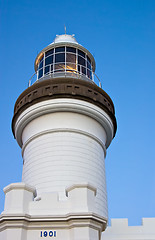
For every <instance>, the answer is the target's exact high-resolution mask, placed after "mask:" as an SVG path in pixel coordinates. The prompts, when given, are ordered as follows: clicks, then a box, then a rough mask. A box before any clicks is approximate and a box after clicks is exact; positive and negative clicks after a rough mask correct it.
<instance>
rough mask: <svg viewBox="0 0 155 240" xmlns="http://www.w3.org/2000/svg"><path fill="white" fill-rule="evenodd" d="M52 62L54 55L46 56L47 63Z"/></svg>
mask: <svg viewBox="0 0 155 240" xmlns="http://www.w3.org/2000/svg"><path fill="white" fill-rule="evenodd" d="M51 63H53V55H51V56H49V57H47V58H45V65H49V64H51Z"/></svg>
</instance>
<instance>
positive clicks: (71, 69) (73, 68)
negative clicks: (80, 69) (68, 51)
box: [66, 63, 77, 73]
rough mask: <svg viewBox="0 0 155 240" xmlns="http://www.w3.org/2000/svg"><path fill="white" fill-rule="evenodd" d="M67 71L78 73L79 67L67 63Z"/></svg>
mask: <svg viewBox="0 0 155 240" xmlns="http://www.w3.org/2000/svg"><path fill="white" fill-rule="evenodd" d="M66 71H67V72H74V73H76V72H77V65H76V64H73V63H66Z"/></svg>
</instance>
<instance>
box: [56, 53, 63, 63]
mask: <svg viewBox="0 0 155 240" xmlns="http://www.w3.org/2000/svg"><path fill="white" fill-rule="evenodd" d="M55 62H56V63H57V62H65V53H57V54H55Z"/></svg>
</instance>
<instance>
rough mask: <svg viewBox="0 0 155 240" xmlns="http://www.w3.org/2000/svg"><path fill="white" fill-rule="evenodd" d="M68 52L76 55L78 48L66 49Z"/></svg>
mask: <svg viewBox="0 0 155 240" xmlns="http://www.w3.org/2000/svg"><path fill="white" fill-rule="evenodd" d="M66 52H72V53H76V48H73V47H66Z"/></svg>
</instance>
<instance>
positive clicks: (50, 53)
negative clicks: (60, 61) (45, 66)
mask: <svg viewBox="0 0 155 240" xmlns="http://www.w3.org/2000/svg"><path fill="white" fill-rule="evenodd" d="M53 52H54V49H51V50H49V51H47V52H46V53H45V57H47V56H49V55H52V54H53Z"/></svg>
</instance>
